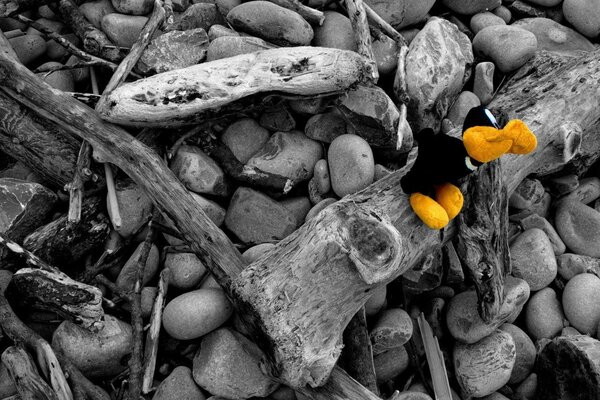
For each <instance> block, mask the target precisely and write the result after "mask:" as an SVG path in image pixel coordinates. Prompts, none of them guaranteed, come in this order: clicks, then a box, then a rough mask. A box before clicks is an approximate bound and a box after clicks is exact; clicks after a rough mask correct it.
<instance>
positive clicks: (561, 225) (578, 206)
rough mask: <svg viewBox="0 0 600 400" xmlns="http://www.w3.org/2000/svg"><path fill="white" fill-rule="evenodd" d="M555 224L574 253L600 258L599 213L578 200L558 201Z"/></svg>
mask: <svg viewBox="0 0 600 400" xmlns="http://www.w3.org/2000/svg"><path fill="white" fill-rule="evenodd" d="M555 226H556V230H557V231H558V234H559V235H560V237H561V239H562V240H563V242H564V243H565V244H566V245H567V247H568V248H569V249H570V250H571V251H572V252H574V253H577V254H581V255H586V256H590V257H596V258H600V213H599V212H598V211H596V210H594V209H593V208H591V207H588V206H586V205H585V204H582V203H580V202H578V201H572V200H571V201H563V202H560V204H559V206H558V209H557V210H556V216H555Z"/></svg>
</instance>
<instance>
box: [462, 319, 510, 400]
mask: <svg viewBox="0 0 600 400" xmlns="http://www.w3.org/2000/svg"><path fill="white" fill-rule="evenodd" d="M516 358H517V352H516V347H515V342H514V341H513V338H512V336H511V335H510V334H509V333H507V332H503V331H501V330H495V331H494V332H493V333H491V334H490V335H489V336H486V337H485V338H483V339H481V340H480V341H478V342H477V343H473V344H464V343H458V342H457V343H456V344H455V346H454V352H453V354H452V360H453V364H454V372H455V374H456V380H457V381H458V384H459V386H460V387H461V389H462V393H463V394H464V395H465V396H466V398H471V397H483V396H487V395H488V394H491V393H493V392H495V391H496V390H498V389H500V388H501V387H502V386H504V385H505V384H506V383H508V381H509V379H510V375H511V371H512V369H513V366H514V364H515V360H516Z"/></svg>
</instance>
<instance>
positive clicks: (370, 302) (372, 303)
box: [365, 285, 412, 335]
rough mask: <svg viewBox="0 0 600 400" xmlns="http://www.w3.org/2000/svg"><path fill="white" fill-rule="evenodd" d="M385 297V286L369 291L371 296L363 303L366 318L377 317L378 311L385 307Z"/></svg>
mask: <svg viewBox="0 0 600 400" xmlns="http://www.w3.org/2000/svg"><path fill="white" fill-rule="evenodd" d="M386 296H387V285H381V286H379V287H377V288H375V289H373V291H371V296H370V297H369V298H368V299H367V302H366V303H365V314H366V316H367V318H369V317H373V316H375V315H377V314H378V313H379V311H381V310H382V309H383V308H384V307H385V304H386ZM411 335H412V333H411Z"/></svg>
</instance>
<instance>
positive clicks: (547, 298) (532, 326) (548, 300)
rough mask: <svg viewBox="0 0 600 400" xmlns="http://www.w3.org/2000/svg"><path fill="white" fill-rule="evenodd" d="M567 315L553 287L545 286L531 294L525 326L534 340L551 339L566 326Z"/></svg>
mask: <svg viewBox="0 0 600 400" xmlns="http://www.w3.org/2000/svg"><path fill="white" fill-rule="evenodd" d="M564 321H565V316H564V314H563V310H562V307H561V305H560V302H559V301H558V297H557V296H556V292H555V291H554V289H552V288H549V287H547V288H544V289H542V290H540V291H539V292H537V293H535V294H533V295H532V296H531V300H529V302H528V303H527V306H526V307H525V326H526V327H527V332H528V333H529V335H530V336H531V337H532V338H533V340H534V341H536V340H538V339H542V338H548V339H551V338H553V337H555V336H556V335H558V333H559V332H560V331H561V330H562V328H563V326H564Z"/></svg>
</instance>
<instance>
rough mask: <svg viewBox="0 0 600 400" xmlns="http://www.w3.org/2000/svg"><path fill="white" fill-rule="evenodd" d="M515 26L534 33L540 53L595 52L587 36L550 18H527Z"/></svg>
mask: <svg viewBox="0 0 600 400" xmlns="http://www.w3.org/2000/svg"><path fill="white" fill-rule="evenodd" d="M513 26H518V27H519V28H523V29H527V30H528V31H529V32H531V33H533V34H534V35H535V37H536V39H537V42H538V51H539V50H548V51H554V52H559V53H563V52H566V53H571V52H574V51H592V50H594V45H593V44H592V43H591V42H590V41H589V40H588V39H587V38H586V37H585V36H583V35H581V34H580V33H578V32H576V31H574V30H573V29H570V28H568V27H566V26H564V25H562V24H559V23H558V22H556V21H554V20H551V19H549V18H525V19H521V20H518V21H517V22H515V23H514V24H513Z"/></svg>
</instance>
